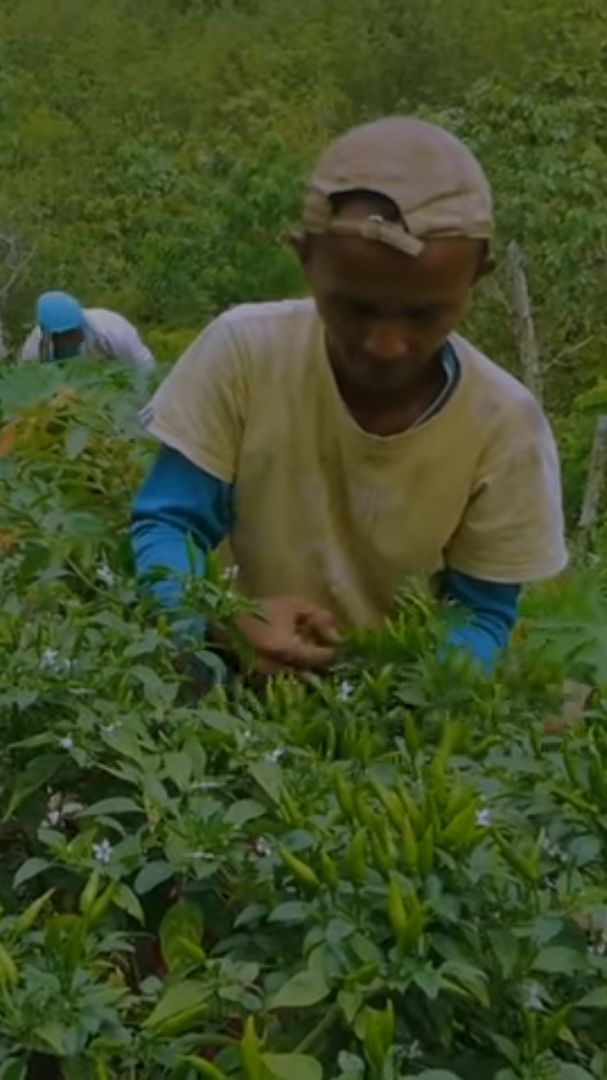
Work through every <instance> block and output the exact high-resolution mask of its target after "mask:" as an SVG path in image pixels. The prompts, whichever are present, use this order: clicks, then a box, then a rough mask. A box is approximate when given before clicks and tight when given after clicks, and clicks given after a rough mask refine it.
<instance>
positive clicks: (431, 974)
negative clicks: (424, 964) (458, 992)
mask: <svg viewBox="0 0 607 1080" xmlns="http://www.w3.org/2000/svg"><path fill="white" fill-rule="evenodd" d="M413 982H414V983H415V984H416V985H417V986H419V988H420V990H421V991H422V992H423V993H424V994H425V995H426V997H427V998H429V999H430V1001H436V999H437V997H438V995H439V993H440V990H441V986H442V984H443V980H442V979H441V977H440V975H439V973H438V971H433V970H432V969H431V968H428V969H427V970H423V971H416V973H415V975H414V976H413Z"/></svg>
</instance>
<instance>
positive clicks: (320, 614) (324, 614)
mask: <svg viewBox="0 0 607 1080" xmlns="http://www.w3.org/2000/svg"><path fill="white" fill-rule="evenodd" d="M297 627H298V629H300V630H303V631H304V633H307V634H308V635H309V636H310V635H311V636H313V637H315V638H316V639H317V640H318V641H319V642H320V643H321V644H323V645H339V644H340V642H341V634H340V633H339V630H338V629H337V624H336V622H335V619H334V617H333V615H332V614H331V612H330V611H325V610H324V609H323V608H315V607H310V608H308V609H307V610H305V611H303V612H301V613H300V614H299V615H298V617H297Z"/></svg>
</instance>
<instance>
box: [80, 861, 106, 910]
mask: <svg viewBox="0 0 607 1080" xmlns="http://www.w3.org/2000/svg"><path fill="white" fill-rule="evenodd" d="M100 884H101V874H100V873H99V871H98V870H93V872H92V874H91V876H90V877H89V879H88V881H87V883H86V885H85V886H84V888H83V890H82V892H81V893H80V901H79V905H80V910H81V912H82V914H83V915H87V914H88V912H89V911H90V909H91V906H92V904H93V902H94V900H95V897H96V896H97V893H98V892H99V886H100Z"/></svg>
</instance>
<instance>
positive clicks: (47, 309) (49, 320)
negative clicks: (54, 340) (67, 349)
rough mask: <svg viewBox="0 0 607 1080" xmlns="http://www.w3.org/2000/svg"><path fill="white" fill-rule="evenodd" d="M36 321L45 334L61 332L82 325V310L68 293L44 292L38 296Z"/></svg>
mask: <svg viewBox="0 0 607 1080" xmlns="http://www.w3.org/2000/svg"><path fill="white" fill-rule="evenodd" d="M36 322H37V323H38V326H39V327H40V329H41V330H42V331H43V332H44V333H45V334H63V333H65V332H66V331H67V330H80V329H81V328H82V327H83V326H84V312H83V310H82V308H81V307H80V304H79V303H78V301H77V300H75V299H74V297H73V296H70V295H69V293H65V292H46V293H42V296H40V297H38V303H37V305H36Z"/></svg>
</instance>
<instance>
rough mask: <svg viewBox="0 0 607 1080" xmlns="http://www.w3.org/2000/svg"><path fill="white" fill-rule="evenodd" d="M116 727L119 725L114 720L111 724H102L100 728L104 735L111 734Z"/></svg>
mask: <svg viewBox="0 0 607 1080" xmlns="http://www.w3.org/2000/svg"><path fill="white" fill-rule="evenodd" d="M117 727H120V724H119V723H118V721H117V720H115V721H114V723H113V724H103V725H102V727H101V730H102V732H103V734H104V735H111V733H112V731H115V730H116V728H117Z"/></svg>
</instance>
